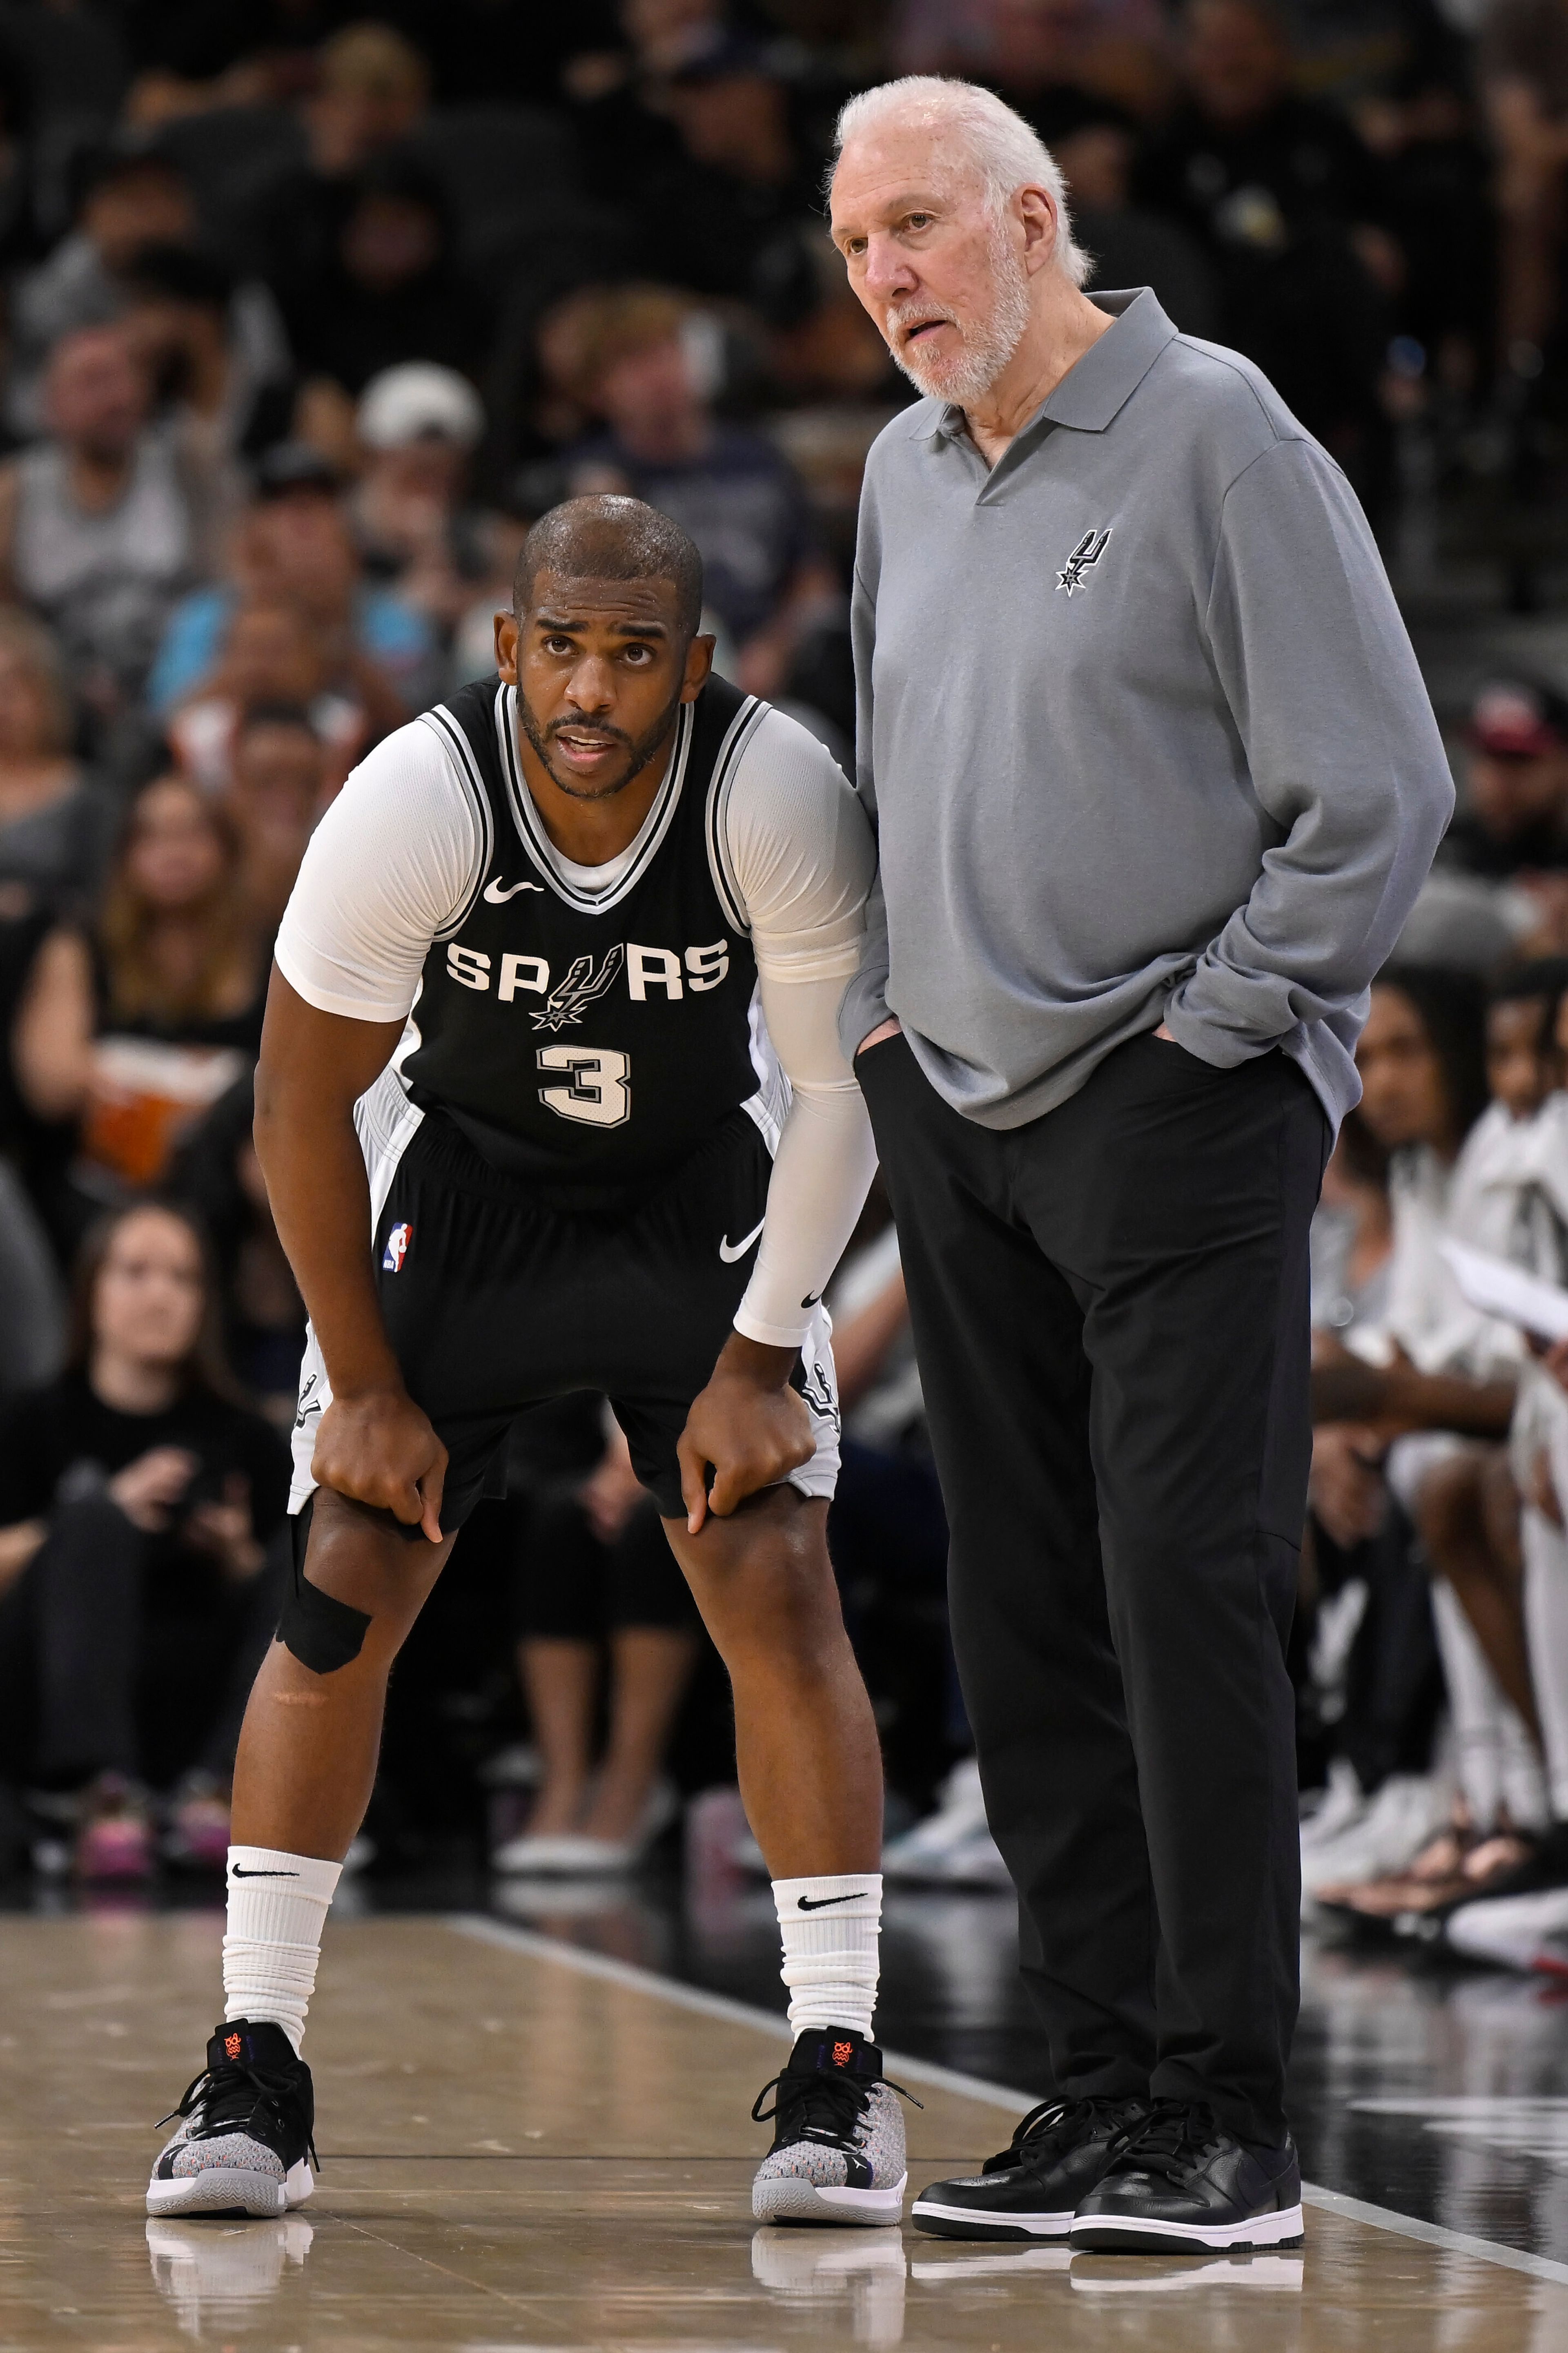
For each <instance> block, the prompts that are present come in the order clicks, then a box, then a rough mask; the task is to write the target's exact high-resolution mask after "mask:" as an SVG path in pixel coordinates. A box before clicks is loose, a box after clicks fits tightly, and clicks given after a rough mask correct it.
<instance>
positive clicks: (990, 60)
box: [892, 0, 1170, 146]
mask: <svg viewBox="0 0 1568 2353" xmlns="http://www.w3.org/2000/svg"><path fill="white" fill-rule="evenodd" d="M892 43H893V53H894V56H895V58H897V60H898V70H899V71H900V73H957V74H963V75H965V76H967V77H969V78H970V79H973V80H977V81H983V82H985V83H987V84H989V85H990V86H992V87H993V88H994V89H996V90H999V91H1000V92H1001V94H1002V96H1003V97H1004V98H1005V100H1007V103H1008V105H1009V106H1012V107H1016V109H1017V111H1018V112H1019V113H1020V114H1022V115H1023V116H1024V118H1025V120H1026V121H1027V122H1029V123H1031V124H1032V125H1033V126H1034V128H1035V129H1036V130H1037V132H1039V134H1040V136H1041V138H1042V139H1044V140H1045V141H1046V142H1047V146H1048V145H1049V144H1050V142H1051V137H1052V132H1053V131H1054V129H1055V121H1054V101H1055V100H1056V99H1057V98H1058V96H1059V95H1060V94H1061V92H1062V91H1063V90H1067V91H1068V93H1077V92H1084V91H1088V92H1091V93H1092V94H1093V95H1095V96H1096V97H1098V98H1100V99H1109V100H1113V101H1114V102H1116V103H1117V104H1119V105H1121V106H1123V107H1126V108H1128V109H1129V110H1130V111H1133V112H1135V113H1137V114H1138V115H1140V116H1147V115H1158V114H1159V113H1161V112H1162V111H1163V110H1164V108H1165V107H1166V106H1167V105H1168V103H1169V94H1170V63H1169V57H1168V53H1167V52H1168V41H1167V36H1166V26H1165V23H1164V12H1163V9H1162V8H1161V7H1160V6H1159V5H1158V0H1078V5H1074V6H1072V7H1068V8H1063V7H1058V6H1056V5H1051V0H959V5H954V0H903V5H901V6H900V8H899V9H898V10H897V11H896V12H895V17H894V26H893V35H892Z"/></svg>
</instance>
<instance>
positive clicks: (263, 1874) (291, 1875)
mask: <svg viewBox="0 0 1568 2353" xmlns="http://www.w3.org/2000/svg"><path fill="white" fill-rule="evenodd" d="M229 1868H230V1870H231V1871H232V1872H233V1873H234V1875H235V1877H236V1878H237V1879H298V1878H299V1876H300V1874H299V1873H298V1872H297V1871H247V1869H246V1867H245V1865H244V1863H242V1862H235V1863H231V1864H230V1865H229ZM838 1900H839V1901H840V1902H842V1901H843V1898H842V1897H840V1898H839V1899H838Z"/></svg>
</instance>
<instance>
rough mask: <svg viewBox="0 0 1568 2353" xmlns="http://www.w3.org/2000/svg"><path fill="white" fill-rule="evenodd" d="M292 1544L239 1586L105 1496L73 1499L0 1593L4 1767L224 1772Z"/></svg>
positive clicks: (22, 1774) (0, 1764)
mask: <svg viewBox="0 0 1568 2353" xmlns="http://www.w3.org/2000/svg"><path fill="white" fill-rule="evenodd" d="M286 1546H287V1537H286V1536H285V1535H279V1537H276V1538H275V1539H274V1540H273V1543H272V1545H271V1546H269V1548H268V1558H267V1563H266V1566H265V1567H263V1568H262V1569H260V1570H259V1571H258V1574H257V1575H256V1576H255V1577H251V1578H250V1579H249V1581H248V1582H247V1583H246V1584H244V1585H241V1586H237V1587H236V1586H230V1585H228V1584H227V1583H226V1581H225V1579H224V1578H223V1577H221V1576H220V1574H219V1572H218V1569H217V1567H216V1564H215V1563H214V1562H212V1561H211V1560H209V1559H208V1558H207V1557H206V1556H205V1555H199V1554H198V1555H193V1556H190V1557H189V1558H188V1559H186V1560H184V1561H182V1560H181V1559H180V1557H179V1556H178V1555H177V1553H174V1552H173V1547H171V1546H166V1545H165V1546H160V1545H159V1542H158V1540H157V1539H155V1538H151V1537H148V1536H146V1535H143V1534H142V1531H141V1530H140V1529H138V1528H136V1527H133V1526H132V1523H131V1522H130V1521H129V1520H128V1519H127V1518H126V1516H125V1514H124V1513H123V1512H121V1511H120V1510H119V1509H118V1508H117V1506H116V1505H115V1504H112V1503H111V1502H110V1500H109V1498H108V1496H106V1495H97V1496H91V1497H87V1498H84V1499H82V1500H81V1501H79V1502H77V1503H72V1504H62V1505H61V1506H60V1507H59V1509H58V1511H57V1512H56V1513H55V1514H53V1516H52V1518H51V1520H50V1524H49V1534H48V1536H47V1540H46V1541H45V1543H44V1544H43V1545H42V1546H40V1548H39V1549H38V1551H37V1552H36V1553H35V1554H34V1556H33V1557H32V1559H31V1560H30V1561H29V1562H28V1564H27V1566H26V1568H25V1569H24V1571H23V1572H22V1575H21V1576H20V1577H18V1578H17V1579H16V1583H15V1584H14V1585H13V1586H12V1587H11V1588H10V1590H9V1591H8V1592H7V1593H6V1594H5V1598H4V1599H3V1600H0V1772H8V1773H11V1774H13V1775H15V1776H16V1778H19V1779H22V1780H26V1781H36V1782H37V1783H38V1784H39V1785H40V1786H42V1787H44V1788H60V1789H74V1788H79V1787H80V1786H81V1785H82V1784H83V1783H84V1782H86V1781H89V1780H90V1779H91V1778H93V1776H94V1775H95V1774H98V1773H105V1772H116V1773H122V1774H124V1775H126V1776H127V1777H128V1778H131V1779H133V1780H146V1781H148V1782H150V1783H151V1784H152V1785H153V1787H154V1788H163V1787H165V1786H167V1785H168V1784H170V1783H172V1782H174V1781H175V1780H176V1779H177V1778H179V1776H180V1774H182V1773H183V1772H185V1771H187V1770H188V1769H190V1768H191V1767H203V1768H205V1770H207V1771H209V1772H212V1773H214V1774H216V1775H217V1776H218V1777H219V1778H226V1777H227V1775H228V1774H229V1773H230V1772H231V1771H232V1769H233V1766H234V1753H235V1748H236V1746H237V1742H238V1739H239V1727H240V1724H241V1722H242V1720H243V1717H244V1715H245V1704H246V1701H247V1698H248V1697H249V1695H250V1686H251V1684H252V1683H254V1681H255V1679H256V1671H257V1669H258V1667H259V1665H260V1664H261V1661H262V1659H263V1657H264V1656H265V1654H266V1651H267V1649H268V1644H269V1642H270V1641H271V1640H272V1633H273V1629H274V1628H275V1626H276V1625H277V1622H278V1610H279V1604H280V1602H281V1600H282V1595H283V1577H284V1571H285V1565H286ZM172 1553H173V1556H172V1557H171V1554H172Z"/></svg>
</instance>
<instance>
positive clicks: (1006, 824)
mask: <svg viewBox="0 0 1568 2353" xmlns="http://www.w3.org/2000/svg"><path fill="white" fill-rule="evenodd" d="M1093 299H1094V300H1095V301H1097V302H1098V303H1099V305H1100V309H1101V310H1104V311H1110V314H1111V315H1112V317H1113V318H1114V319H1115V322H1116V323H1115V325H1114V326H1113V327H1111V328H1110V330H1109V331H1108V332H1106V333H1105V334H1103V335H1101V336H1100V340H1099V341H1098V342H1097V343H1094V344H1092V345H1091V346H1090V348H1089V351H1088V352H1086V353H1085V354H1084V356H1083V357H1082V359H1080V360H1079V362H1078V364H1077V365H1076V366H1075V367H1073V368H1072V369H1070V370H1069V372H1068V375H1066V376H1064V377H1063V379H1062V381H1061V383H1060V384H1059V385H1058V386H1057V388H1056V390H1055V391H1054V392H1053V393H1052V394H1051V396H1050V397H1049V398H1048V399H1047V401H1046V402H1045V403H1044V404H1043V405H1042V406H1041V407H1040V408H1039V410H1038V411H1037V414H1036V415H1035V417H1033V418H1032V419H1031V421H1030V422H1029V424H1027V425H1026V427H1024V429H1023V431H1022V432H1021V433H1020V434H1019V435H1018V436H1017V438H1016V440H1015V441H1014V442H1013V443H1012V444H1011V446H1010V447H1009V448H1008V449H1007V450H1006V451H1005V453H1004V455H1003V457H1002V458H1001V459H999V461H998V462H997V464H996V465H995V466H994V468H992V469H991V470H989V471H987V470H986V466H985V461H984V459H983V458H982V457H981V455H980V453H979V451H978V450H977V449H976V448H975V446H974V444H973V441H972V440H971V439H970V438H969V435H968V432H967V430H966V428H965V426H964V421H963V413H962V411H961V410H958V409H954V408H948V407H944V406H943V405H942V403H941V402H938V401H931V400H923V401H921V402H919V403H917V404H916V406H914V407H912V408H910V409H906V410H905V411H903V412H902V414H900V416H899V417H895V418H894V420H893V422H892V423H891V424H890V425H889V426H888V427H887V428H886V429H885V431H884V432H883V433H882V434H881V435H880V437H879V439H878V441H877V443H876V446H875V447H874V448H873V449H872V451H871V455H870V459H869V460H868V466H867V471H866V484H865V491H864V494H863V497H862V501H861V509H860V533H859V544H858V554H857V563H856V583H855V598H854V631H855V658H856V670H857V677H858V691H859V700H860V719H859V741H858V778H859V789H860V793H861V795H862V797H863V798H864V800H865V802H866V804H867V807H868V809H869V811H870V813H871V816H872V819H873V822H874V823H875V824H876V826H877V829H878V835H879V843H880V852H881V865H880V874H879V885H878V890H877V892H876V894H875V896H874V900H873V904H872V907H871V909H870V911H869V914H870V930H869V935H868V945H867V953H866V957H865V961H864V963H863V965H862V968H861V970H860V973H859V974H858V977H857V978H856V979H855V980H854V981H852V982H851V983H850V986H849V988H848V991H847V995H846V997H845V1004H844V1015H843V1022H842V1034H843V1039H844V1043H845V1046H846V1049H847V1050H848V1051H850V1052H853V1050H854V1049H855V1047H856V1046H857V1045H858V1043H859V1041H860V1039H862V1038H864V1037H865V1036H866V1035H867V1034H868V1031H870V1030H871V1029H874V1028H875V1027H876V1025H877V1024H878V1022H879V1021H880V1020H881V1019H883V1018H885V1016H886V1014H887V1013H889V1012H893V1013H896V1014H897V1015H898V1016H899V1018H900V1020H901V1021H902V1023H903V1025H904V1028H905V1029H906V1031H907V1032H908V1034H909V1038H910V1045H911V1047H912V1049H913V1050H914V1052H915V1054H916V1056H917V1057H918V1059H919V1060H920V1063H921V1068H922V1069H923V1070H924V1071H925V1072H926V1075H927V1077H928V1078H929V1079H930V1080H931V1083H932V1085H933V1086H934V1087H935V1088H936V1089H937V1090H938V1092H940V1093H941V1094H942V1095H943V1096H944V1097H945V1098H946V1100H947V1101H948V1102H949V1103H952V1106H953V1107H954V1109H955V1110H957V1111H960V1112H962V1113H964V1114H965V1115H966V1116H967V1117H969V1118H971V1119H973V1120H976V1121H978V1122H980V1123H981V1124H983V1125H984V1126H987V1127H995V1128H1010V1127H1016V1126H1019V1125H1021V1124H1023V1122H1024V1121H1026V1120H1029V1119H1035V1118H1037V1117H1038V1116H1039V1115H1040V1113H1044V1112H1047V1111H1050V1110H1052V1109H1053V1108H1054V1107H1055V1105H1056V1104H1058V1103H1062V1102H1064V1101H1065V1100H1066V1099H1067V1097H1068V1096H1069V1095H1071V1094H1073V1093H1074V1092H1076V1091H1077V1090H1078V1088H1079V1087H1080V1086H1082V1084H1083V1083H1084V1082H1085V1080H1086V1079H1087V1078H1088V1077H1089V1074H1090V1072H1091V1071H1093V1070H1094V1068H1095V1066H1096V1064H1097V1063H1099V1062H1100V1060H1102V1059H1103V1058H1104V1057H1105V1056H1106V1055H1107V1054H1109V1053H1110V1051H1111V1050H1112V1049H1113V1048H1115V1047H1116V1046H1119V1045H1121V1043H1122V1042H1123V1040H1124V1039H1128V1038H1131V1037H1133V1036H1135V1035H1136V1034H1137V1033H1138V1032H1139V1031H1140V1030H1143V1029H1155V1028H1157V1027H1158V1026H1159V1024H1160V1022H1161V1021H1162V1020H1163V1021H1166V1022H1168V1023H1169V1025H1170V1028H1171V1030H1172V1033H1173V1036H1174V1037H1175V1038H1176V1039H1177V1040H1178V1042H1179V1043H1180V1044H1182V1045H1183V1046H1184V1047H1186V1048H1187V1049H1188V1050H1190V1051H1191V1052H1192V1053H1194V1054H1196V1055H1198V1056H1199V1057H1201V1059H1202V1060H1205V1061H1207V1062H1212V1063H1215V1064H1218V1065H1220V1066H1221V1067H1228V1066H1229V1065H1231V1064H1234V1063H1237V1062H1241V1061H1245V1060H1247V1058H1248V1056H1250V1055H1254V1054H1258V1053H1262V1052H1264V1051H1265V1050H1267V1049H1268V1047H1270V1046H1274V1045H1279V1046H1281V1047H1283V1049H1284V1050H1285V1051H1286V1053H1288V1054H1289V1055H1291V1056H1293V1057H1294V1058H1295V1060H1297V1061H1299V1062H1300V1065H1301V1067H1302V1069H1303V1071H1305V1072H1306V1075H1307V1076H1308V1078H1309V1079H1310V1081H1311V1083H1312V1085H1313V1086H1314V1087H1315V1088H1316V1090H1317V1092H1318V1093H1319V1095H1320V1096H1321V1100H1322V1102H1323V1104H1324V1107H1325V1109H1326V1110H1327V1112H1328V1113H1329V1116H1330V1118H1331V1120H1332V1121H1334V1122H1335V1123H1337V1122H1338V1121H1339V1119H1340V1118H1341V1117H1342V1114H1343V1113H1344V1112H1345V1111H1346V1110H1347V1109H1348V1108H1349V1107H1350V1105H1351V1104H1352V1103H1355V1102H1356V1100H1357V1098H1358V1096H1359V1093H1360V1086H1359V1082H1358V1080H1357V1078H1356V1073H1355V1066H1354V1061H1353V1059H1352V1058H1353V1054H1354V1049H1355V1041H1356V1039H1357V1037H1358V1036H1359V1034H1360V1030H1361V1025H1362V1023H1363V1020H1364V1018H1365V1016H1366V991H1367V987H1368V984H1369V983H1370V981H1371V980H1372V977H1373V974H1374V973H1375V972H1376V971H1377V969H1378V967H1379V965H1381V964H1383V963H1384V960H1385V958H1386V957H1387V956H1388V955H1389V954H1390V952H1391V950H1392V949H1393V947H1394V942H1395V940H1396V939H1397V938H1398V936H1399V933H1400V930H1401V928H1402V926H1403V924H1404V922H1405V916H1406V915H1407V914H1408V913H1409V911H1410V909H1411V907H1412V905H1413V904H1414V902H1415V895H1416V892H1418V891H1419V889H1420V887H1421V883H1422V881H1423V880H1424V879H1425V877H1426V871H1427V868H1428V866H1429V865H1430V863H1431V860H1432V854H1433V851H1434V850H1435V849H1436V846H1437V843H1438V841H1439V840H1440V839H1441V838H1442V834H1443V829H1444V827H1445V826H1446V824H1447V819H1448V817H1449V814H1450V811H1451V809H1452V807H1453V785H1452V780H1451V778H1450V776H1449V773H1448V765H1447V760H1446V758H1445V756H1444V753H1443V747H1442V744H1441V743H1440V741H1439V739H1438V734H1437V728H1436V722H1435V720H1434V719H1433V716H1432V711H1431V706H1430V704H1429V702H1428V701H1427V698H1426V690H1425V688H1424V686H1423V685H1422V682H1421V676H1420V673H1419V671H1418V670H1417V669H1416V665H1415V655H1414V653H1413V652H1412V650H1411V647H1410V641H1409V638H1408V637H1407V636H1406V634H1405V626H1404V623H1403V622H1402V621H1401V619H1400V617H1399V613H1398V610H1397V608H1396V607H1395V605H1394V596H1393V592H1392V591H1391V589H1390V587H1389V585H1388V581H1387V577H1386V575H1385V574H1384V569H1383V565H1382V562H1381V561H1380V559H1379V556H1378V553H1377V549H1376V547H1375V545H1374V544H1373V538H1372V533H1371V532H1370V531H1369V529H1368V527H1367V523H1366V519H1365V517H1364V516H1363V513H1362V511H1361V508H1360V506H1359V505H1358V503H1357V501H1356V499H1355V495H1354V493H1353V492H1352V490H1351V488H1350V485H1349V484H1348V482H1347V481H1346V480H1345V478H1344V476H1343V474H1342V472H1341V471H1340V470H1339V468H1338V467H1337V466H1336V465H1335V464H1334V462H1333V460H1332V459H1331V458H1330V457H1329V456H1328V455H1327V454H1326V453H1325V451H1323V450H1322V449H1321V448H1319V446H1318V444H1317V443H1316V442H1315V441H1314V440H1312V439H1311V438H1310V435H1308V434H1306V433H1305V432H1303V431H1302V429H1301V427H1300V425H1298V424H1297V422H1296V420H1295V418H1294V417H1292V416H1291V415H1290V413H1289V410H1288V409H1287V408H1286V406H1284V403H1283V402H1282V401H1281V400H1280V399H1279V396H1278V394H1277V393H1276V392H1275V391H1274V390H1273V388H1272V386H1271V385H1269V384H1268V382H1267V380H1266V379H1265V378H1264V377H1263V376H1261V375H1259V374H1258V370H1257V369H1256V368H1255V367H1253V366H1252V365H1251V364H1249V363H1248V362H1247V361H1246V360H1244V359H1242V358H1240V357H1239V356H1238V355H1237V353H1234V352H1228V351H1224V350H1221V349H1220V348H1219V347H1218V346H1217V345H1215V344H1213V343H1200V342H1198V341H1196V340H1195V339H1194V338H1193V337H1192V336H1190V335H1183V334H1179V333H1178V332H1177V331H1176V329H1175V328H1174V327H1173V325H1172V323H1171V322H1170V320H1169V319H1168V318H1167V317H1166V316H1165V313H1164V312H1163V311H1162V310H1161V308H1160V306H1159V304H1158V302H1156V301H1155V300H1154V297H1153V295H1152V293H1150V292H1149V291H1148V290H1147V289H1144V290H1142V291H1139V290H1134V291H1132V292H1130V293H1116V294H1097V295H1096V296H1095V297H1094V298H1093Z"/></svg>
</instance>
